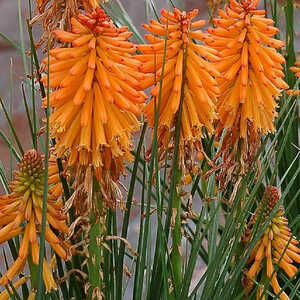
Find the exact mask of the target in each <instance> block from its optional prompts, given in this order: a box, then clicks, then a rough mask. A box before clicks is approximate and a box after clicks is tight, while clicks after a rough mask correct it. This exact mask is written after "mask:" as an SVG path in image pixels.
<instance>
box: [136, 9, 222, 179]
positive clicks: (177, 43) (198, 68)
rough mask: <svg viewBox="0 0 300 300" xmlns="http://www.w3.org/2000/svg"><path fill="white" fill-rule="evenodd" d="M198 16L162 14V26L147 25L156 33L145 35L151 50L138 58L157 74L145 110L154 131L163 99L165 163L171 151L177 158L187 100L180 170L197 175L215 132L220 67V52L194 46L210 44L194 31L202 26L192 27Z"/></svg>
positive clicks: (150, 81)
mask: <svg viewBox="0 0 300 300" xmlns="http://www.w3.org/2000/svg"><path fill="white" fill-rule="evenodd" d="M197 13H198V10H196V9H195V10H193V11H191V12H188V13H187V12H185V11H179V10H178V9H176V8H175V9H174V11H173V12H169V11H166V10H162V12H161V14H162V17H161V18H160V20H161V23H159V22H157V21H154V20H151V21H150V25H146V24H144V25H143V26H144V28H145V29H146V30H147V31H149V32H150V33H151V34H147V35H145V38H146V39H147V40H148V41H149V42H150V44H149V45H138V46H137V48H138V50H140V51H142V52H143V54H142V55H139V56H137V59H139V60H140V61H142V62H143V63H144V64H143V66H142V68H141V70H142V71H143V72H144V73H154V75H152V76H150V77H147V78H146V80H144V82H143V83H142V84H143V88H148V87H150V86H152V85H153V84H155V87H154V88H152V90H151V92H150V94H151V96H152V98H151V100H150V102H149V103H148V104H147V105H146V107H145V109H144V112H145V115H146V119H147V121H148V122H149V124H150V126H151V127H152V128H153V127H154V120H155V112H156V110H157V109H158V99H159V95H160V94H161V101H160V110H159V112H158V113H159V119H158V134H157V135H158V140H159V158H160V160H161V161H163V160H164V153H165V151H166V150H167V149H168V148H169V150H168V151H169V153H171V154H172V148H173V147H174V142H175V141H174V137H175V134H174V132H175V124H176V120H177V118H178V112H179V106H180V99H181V98H182V97H183V105H182V118H181V124H180V127H181V134H180V150H179V151H180V154H179V164H180V167H181V168H182V170H183V172H184V173H187V171H193V165H194V160H195V158H196V157H197V156H196V155H195V154H197V153H199V152H201V151H202V147H201V138H202V137H203V131H202V129H203V128H206V130H207V131H208V132H209V133H212V132H213V131H214V127H213V121H214V120H215V119H216V117H217V116H216V114H215V104H216V101H217V95H218V93H219V88H218V84H217V81H216V79H215V78H216V77H217V76H219V75H220V74H219V72H218V71H216V70H215V68H214V67H213V66H212V63H211V62H218V61H220V58H219V57H217V56H216V54H217V51H216V50H214V49H212V48H211V47H207V46H205V45H200V44H196V43H195V40H200V41H205V40H206V34H204V33H203V32H202V31H201V30H194V29H196V28H199V27H202V26H203V25H204V23H205V21H203V20H199V21H195V22H192V21H193V19H194V18H195V16H196V15H197ZM157 36H161V37H157ZM165 40H166V41H165ZM165 48H166V55H165V64H164V50H165ZM160 81H161V82H162V86H161V85H160Z"/></svg>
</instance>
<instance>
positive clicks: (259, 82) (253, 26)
mask: <svg viewBox="0 0 300 300" xmlns="http://www.w3.org/2000/svg"><path fill="white" fill-rule="evenodd" d="M258 3H259V1H258V0H245V1H240V2H238V1H234V0H230V1H229V6H228V7H227V8H226V9H225V10H219V11H218V13H219V17H218V18H214V19H213V23H214V24H215V25H216V27H215V28H208V29H207V31H208V33H209V37H208V38H206V39H205V43H206V44H207V45H208V46H209V47H211V48H212V49H214V50H215V51H217V52H218V53H219V56H220V57H221V61H219V62H218V61H216V62H215V63H214V65H215V67H216V69H217V70H218V71H219V72H220V73H221V74H222V77H218V78H217V82H218V84H219V86H220V87H221V91H222V92H221V94H220V97H219V98H218V107H217V113H218V115H219V121H218V125H217V128H216V138H217V139H220V137H221V135H222V133H223V130H224V129H226V135H225V137H224V140H223V145H222V147H221V151H220V152H219V153H218V154H217V157H220V156H221V155H224V157H227V158H228V161H225V162H224V163H225V165H224V166H225V167H224V173H226V170H228V168H230V167H231V165H232V164H234V163H236V161H234V160H236V159H239V160H241V165H242V167H241V168H240V170H234V172H236V171H238V172H245V171H246V169H247V168H249V166H250V165H251V163H252V161H253V157H255V153H256V151H257V149H258V146H259V143H260V137H261V135H262V134H267V133H269V132H273V131H274V125H273V123H274V118H275V116H276V107H277V104H276V99H278V98H279V97H280V95H281V93H282V90H283V89H287V88H288V85H287V84H286V83H285V82H284V80H283V78H284V74H283V72H282V71H281V70H282V66H281V65H282V64H283V63H284V62H285V60H284V57H283V56H282V55H281V54H280V53H278V52H277V49H279V48H282V47H283V46H284V43H283V42H282V41H279V40H276V39H274V38H272V36H273V35H274V34H276V33H277V31H278V30H277V29H276V28H274V27H272V25H273V23H274V22H273V20H270V19H267V18H265V14H264V12H263V11H258V10H256V7H257V5H258ZM231 96H234V98H235V99H232V98H231ZM230 98H231V99H230ZM265 98H268V99H269V100H268V101H265ZM229 99H230V102H231V103H232V102H234V103H236V107H237V109H236V110H232V106H231V105H228V101H229ZM262 99H263V101H262ZM251 108H252V109H251ZM254 108H255V109H254ZM250 109H251V110H252V112H251V111H250ZM239 141H241V142H239ZM232 145H240V146H239V147H241V148H242V149H240V151H237V147H232ZM225 152H226V153H225ZM239 152H241V153H242V155H241V156H240V155H239V154H238V153H239ZM217 157H216V159H217ZM233 158H234V160H233ZM230 164H231V165H230ZM239 167H240V166H239ZM237 168H238V167H237ZM227 173H228V172H227ZM231 175H232V174H229V177H231ZM226 176H227V175H226V174H222V171H221V175H220V180H221V181H222V182H223V185H225V184H226V183H227V180H229V179H228V178H227V177H228V176H227V177H226Z"/></svg>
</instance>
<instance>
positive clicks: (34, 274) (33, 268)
mask: <svg viewBox="0 0 300 300" xmlns="http://www.w3.org/2000/svg"><path fill="white" fill-rule="evenodd" d="M28 265H29V270H30V279H31V289H35V290H37V286H38V270H39V268H38V266H37V265H35V264H34V263H33V261H32V258H31V255H28Z"/></svg>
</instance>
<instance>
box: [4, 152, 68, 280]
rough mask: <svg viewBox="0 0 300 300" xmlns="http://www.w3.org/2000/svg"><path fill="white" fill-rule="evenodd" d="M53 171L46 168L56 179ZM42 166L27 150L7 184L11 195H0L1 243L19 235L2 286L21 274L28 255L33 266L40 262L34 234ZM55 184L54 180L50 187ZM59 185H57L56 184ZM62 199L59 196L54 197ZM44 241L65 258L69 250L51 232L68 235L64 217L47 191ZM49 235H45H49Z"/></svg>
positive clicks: (36, 155) (39, 219)
mask: <svg viewBox="0 0 300 300" xmlns="http://www.w3.org/2000/svg"><path fill="white" fill-rule="evenodd" d="M55 172H57V170H55V168H53V166H51V163H50V165H49V175H50V178H51V176H55ZM43 178H44V167H43V160H42V156H41V154H40V153H38V152H37V151H36V150H29V151H27V152H26V153H25V154H24V157H23V158H22V160H21V162H20V163H19V169H18V170H17V171H15V172H14V180H13V181H12V182H11V184H10V189H11V193H10V194H9V195H3V196H0V226H1V229H0V243H4V242H6V241H7V240H9V239H11V238H13V237H15V236H17V235H19V234H22V235H23V236H22V238H21V242H20V247H19V252H18V258H17V259H16V261H15V262H14V263H13V264H12V265H11V266H10V268H9V269H8V270H7V271H6V273H5V274H4V275H3V277H2V278H1V279H0V284H1V285H7V284H8V282H9V281H12V280H13V278H14V276H15V275H17V274H18V273H20V272H21V271H22V270H23V268H24V265H25V263H26V261H27V257H28V255H31V258H32V261H33V263H34V264H36V265H37V264H38V261H39V256H38V254H39V245H38V238H37V235H38V234H39V232H40V230H37V229H40V226H41V222H42V202H43V201H42V198H43ZM53 183H55V180H53V181H52V182H51V183H50V184H53ZM56 185H58V183H56ZM57 196H59V197H60V196H61V195H57ZM46 217H47V225H46V240H47V241H48V242H49V243H50V245H51V246H52V247H53V250H54V251H55V252H56V253H57V254H58V255H60V257H61V258H62V259H68V258H69V255H68V249H67V247H65V245H64V241H63V240H61V238H58V237H57V236H56V235H55V234H54V233H53V232H52V231H51V229H50V227H49V225H51V226H52V227H53V228H55V229H56V230H57V231H58V232H59V233H60V237H62V236H63V235H64V234H66V233H68V227H67V225H66V219H67V216H66V215H65V214H63V212H62V202H61V201H60V200H57V197H55V196H54V193H51V192H49V193H48V198H47V211H46ZM49 231H51V232H50V234H48V232H49Z"/></svg>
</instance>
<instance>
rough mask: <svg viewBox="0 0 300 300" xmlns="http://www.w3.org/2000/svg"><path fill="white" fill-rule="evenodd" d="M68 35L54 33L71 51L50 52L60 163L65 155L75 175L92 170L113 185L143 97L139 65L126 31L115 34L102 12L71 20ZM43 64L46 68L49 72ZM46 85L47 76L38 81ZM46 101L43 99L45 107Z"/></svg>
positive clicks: (128, 150) (53, 116)
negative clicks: (112, 182)
mask: <svg viewBox="0 0 300 300" xmlns="http://www.w3.org/2000/svg"><path fill="white" fill-rule="evenodd" d="M71 22H72V32H67V31H62V30H56V31H54V33H55V35H56V36H57V37H58V39H59V40H60V41H62V42H69V43H72V47H70V48H56V49H52V50H51V51H50V61H49V73H50V78H49V81H50V85H49V87H50V88H52V89H55V91H53V92H52V93H51V94H50V99H49V101H50V106H52V107H53V108H54V112H53V113H52V114H51V116H50V127H51V134H52V137H53V138H55V139H56V152H57V154H58V156H59V157H61V156H63V155H64V154H66V155H68V157H69V161H68V164H69V165H70V166H73V167H74V169H75V168H77V167H80V166H84V167H85V168H86V167H89V166H92V167H93V168H94V169H95V174H96V176H97V178H98V180H99V181H100V180H103V178H105V177H107V175H109V176H110V177H111V178H113V180H117V179H118V178H119V175H120V174H121V173H122V172H123V171H124V159H125V160H128V161H130V160H132V157H133V156H132V154H131V150H132V149H133V146H132V142H131V135H132V133H133V132H135V131H137V130H138V129H139V122H138V120H137V118H136V116H135V115H139V113H140V106H141V104H142V103H144V101H145V99H146V98H147V96H146V95H145V93H144V92H142V91H138V89H139V87H138V84H139V80H140V79H141V78H144V76H143V75H142V74H140V73H139V68H140V67H141V65H142V63H141V62H140V61H138V60H136V59H135V58H134V56H133V55H132V54H133V53H135V51H136V47H135V46H134V44H132V43H131V42H128V41H127V40H128V38H129V37H131V35H132V34H131V33H130V32H128V29H127V27H121V28H117V27H115V26H114V25H113V23H112V22H111V20H110V19H109V17H108V16H107V15H106V14H105V13H104V11H103V10H102V9H100V8H99V9H97V10H95V11H94V12H93V13H91V14H88V13H87V14H86V15H82V14H80V15H78V18H77V19H75V18H72V20H71ZM47 64H48V63H47V58H46V59H45V61H44V65H45V66H46V68H47ZM42 81H43V82H44V84H46V85H47V81H48V78H47V76H45V77H43V78H42ZM45 104H46V99H44V105H45Z"/></svg>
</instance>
